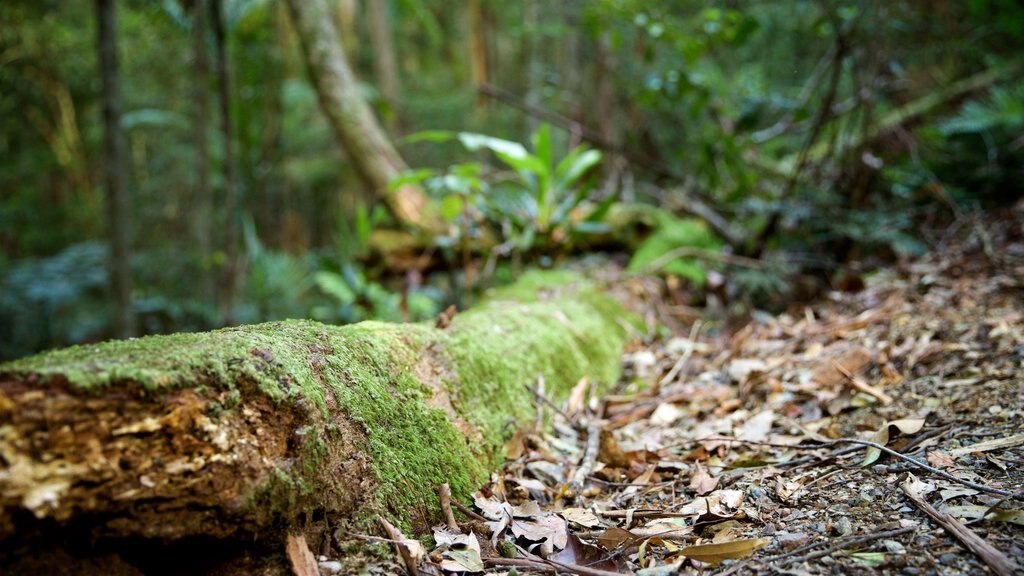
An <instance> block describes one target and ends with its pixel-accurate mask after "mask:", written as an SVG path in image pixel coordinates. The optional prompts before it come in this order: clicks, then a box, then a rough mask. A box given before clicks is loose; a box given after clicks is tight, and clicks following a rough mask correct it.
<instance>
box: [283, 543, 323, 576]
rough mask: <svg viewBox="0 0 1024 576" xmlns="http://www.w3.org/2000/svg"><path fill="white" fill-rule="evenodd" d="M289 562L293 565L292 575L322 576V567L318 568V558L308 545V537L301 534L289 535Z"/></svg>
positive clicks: (287, 546) (287, 547)
mask: <svg viewBox="0 0 1024 576" xmlns="http://www.w3.org/2000/svg"><path fill="white" fill-rule="evenodd" d="M286 551H287V553H288V562H289V563H290V564H291V565H292V574H295V576H320V567H319V566H317V563H316V557H315V556H313V553H312V552H311V551H310V550H309V545H308V544H306V537H305V536H303V535H301V534H298V535H296V534H289V535H288V542H287V545H286Z"/></svg>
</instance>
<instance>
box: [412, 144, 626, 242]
mask: <svg viewBox="0 0 1024 576" xmlns="http://www.w3.org/2000/svg"><path fill="white" fill-rule="evenodd" d="M453 140H454V141H457V142H458V143H459V144H461V145H462V146H463V147H464V148H465V149H466V150H468V151H470V152H478V151H484V150H485V151H488V152H490V153H491V154H493V155H494V157H495V158H497V159H498V160H499V161H500V162H501V163H502V164H504V166H505V167H506V168H508V169H510V170H511V173H505V172H497V173H492V174H490V177H489V178H487V177H485V170H484V167H483V166H482V165H481V164H479V163H465V164H455V165H453V166H451V167H450V168H449V169H448V170H447V171H444V172H440V171H436V170H430V169H424V170H417V171H412V172H409V173H407V174H405V175H403V176H402V177H401V178H399V179H398V180H396V181H395V182H393V183H392V186H397V185H400V184H402V183H407V182H425V183H426V185H427V186H428V188H429V189H431V190H433V191H434V192H435V194H438V195H439V196H440V202H441V209H442V214H443V215H444V216H445V217H446V218H447V219H449V220H450V221H455V220H459V219H461V226H460V230H462V231H463V236H465V235H467V233H468V232H469V231H470V230H472V229H473V228H475V227H477V226H479V225H480V224H482V223H484V222H481V220H483V221H485V223H486V224H487V225H489V226H491V227H492V228H494V229H496V230H498V231H500V232H501V234H502V237H503V240H504V241H505V242H506V243H507V245H509V246H511V247H513V248H514V249H516V250H518V251H520V252H528V251H530V250H531V249H533V248H534V247H542V248H551V247H553V246H557V245H560V244H565V243H566V242H567V241H569V240H570V239H571V237H572V236H574V235H578V234H587V233H593V232H596V231H603V230H604V229H605V227H604V226H603V225H602V223H601V219H602V218H603V217H604V215H605V214H606V213H607V211H608V209H609V207H610V206H611V204H612V203H613V202H614V201H615V197H614V196H611V197H609V198H606V199H604V200H602V201H600V202H597V203H595V202H594V200H595V199H594V198H593V195H592V193H593V185H592V184H591V182H590V181H589V180H588V179H587V176H588V175H589V173H590V172H591V170H592V169H593V168H594V167H595V166H597V165H598V164H599V163H600V162H601V153H600V152H599V151H597V150H593V149H589V148H587V147H585V146H582V145H581V146H577V147H575V148H573V149H572V150H570V151H569V152H568V153H567V154H565V155H564V156H563V157H561V158H560V159H558V160H557V162H556V159H555V154H554V151H553V145H552V141H551V128H550V126H548V125H547V124H543V125H541V126H540V128H538V129H537V131H536V132H535V133H534V134H533V136H532V138H531V144H532V148H533V151H532V152H531V151H529V150H527V149H526V147H525V146H523V145H522V144H520V143H518V142H512V141H509V140H503V139H501V138H495V137H492V136H485V135H483V134H475V133H469V132H458V133H453V132H442V131H431V132H421V133H419V134H416V135H414V136H412V137H410V138H408V141H410V142H419V141H431V142H448V141H453Z"/></svg>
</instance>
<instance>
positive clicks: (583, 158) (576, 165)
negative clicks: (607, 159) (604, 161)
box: [555, 146, 601, 188]
mask: <svg viewBox="0 0 1024 576" xmlns="http://www.w3.org/2000/svg"><path fill="white" fill-rule="evenodd" d="M600 162H601V152H599V151H598V150H588V149H586V148H585V147H583V146H577V147H576V148H574V149H573V150H572V152H569V154H568V155H566V157H565V158H562V161H561V162H559V163H558V166H556V167H555V187H557V188H571V187H572V186H573V185H575V183H576V182H577V181H578V180H579V179H580V178H582V177H583V175H584V174H586V173H587V171H588V170H590V169H591V168H593V167H594V166H596V165H597V164H598V163H600Z"/></svg>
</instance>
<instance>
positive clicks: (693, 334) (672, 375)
mask: <svg viewBox="0 0 1024 576" xmlns="http://www.w3.org/2000/svg"><path fill="white" fill-rule="evenodd" d="M702 327H703V324H702V323H701V321H700V320H697V321H696V322H694V323H693V326H692V327H690V345H689V346H687V347H686V352H683V355H682V356H681V357H680V358H679V360H678V361H677V362H676V363H675V365H673V366H672V369H671V370H669V371H668V374H666V375H665V377H664V378H662V379H661V380H660V381H659V382H658V388H661V387H662V386H667V385H668V384H669V383H671V382H673V381H674V380H675V379H676V376H678V375H679V374H680V373H681V372H682V371H683V368H686V364H687V363H688V362H689V361H690V356H693V349H694V348H696V347H697V336H699V335H700V329H701V328H702Z"/></svg>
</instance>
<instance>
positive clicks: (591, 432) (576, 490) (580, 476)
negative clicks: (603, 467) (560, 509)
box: [569, 420, 601, 495]
mask: <svg viewBox="0 0 1024 576" xmlns="http://www.w3.org/2000/svg"><path fill="white" fill-rule="evenodd" d="M600 449H601V425H600V424H599V421H597V420H593V421H591V422H589V423H587V445H586V448H584V450H583V459H582V460H580V465H579V467H578V468H576V472H574V473H573V475H572V481H570V482H569V489H570V490H572V493H573V494H574V495H579V494H580V492H581V491H582V490H583V484H584V482H585V481H586V479H587V476H590V475H591V474H592V473H593V472H594V466H595V465H596V464H597V455H598V452H599V451H600Z"/></svg>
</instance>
